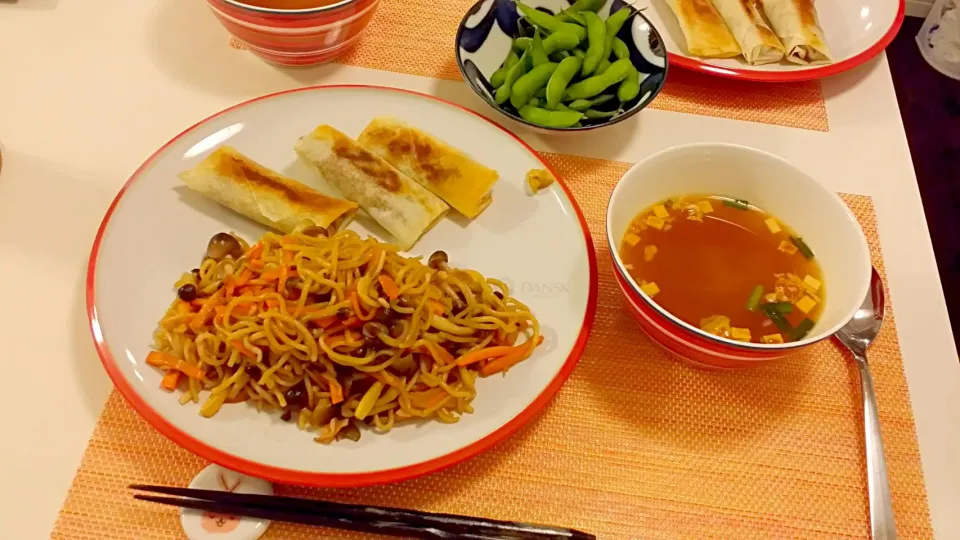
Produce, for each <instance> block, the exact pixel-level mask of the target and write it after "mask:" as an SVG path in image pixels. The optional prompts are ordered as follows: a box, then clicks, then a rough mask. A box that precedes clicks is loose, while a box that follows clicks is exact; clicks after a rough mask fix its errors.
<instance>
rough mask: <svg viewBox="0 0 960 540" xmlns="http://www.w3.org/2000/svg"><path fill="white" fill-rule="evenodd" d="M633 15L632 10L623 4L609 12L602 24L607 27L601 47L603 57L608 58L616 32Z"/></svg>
mask: <svg viewBox="0 0 960 540" xmlns="http://www.w3.org/2000/svg"><path fill="white" fill-rule="evenodd" d="M631 15H633V10H631V9H630V8H628V7H627V6H624V7H622V8H620V9H619V10H617V11H615V12H613V13H611V14H610V16H609V17H607V20H606V21H605V22H604V24H605V25H606V27H607V42H606V43H605V45H604V48H603V58H604V59H607V58H610V50H611V49H612V48H613V40H614V38H616V37H617V32H619V31H620V28H622V27H623V23H625V22H627V19H629V18H630V16H631Z"/></svg>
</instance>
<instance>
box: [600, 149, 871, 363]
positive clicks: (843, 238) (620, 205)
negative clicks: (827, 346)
mask: <svg viewBox="0 0 960 540" xmlns="http://www.w3.org/2000/svg"><path fill="white" fill-rule="evenodd" d="M692 194H706V195H721V196H729V197H733V198H737V199H745V200H748V201H750V204H752V205H756V206H757V207H759V208H762V209H764V210H766V211H768V212H770V213H771V214H772V215H774V216H776V217H777V218H778V219H779V220H781V221H783V222H784V223H786V224H788V225H790V226H791V227H792V228H793V229H794V230H795V231H797V233H798V234H800V235H801V236H802V237H803V238H804V240H805V241H806V243H807V244H808V245H810V246H811V248H812V249H813V250H814V252H815V253H816V256H817V259H818V261H819V263H820V268H821V270H822V271H823V281H824V287H825V290H826V296H825V297H824V301H825V305H824V309H823V312H822V314H821V315H820V318H819V320H818V321H817V323H816V324H815V325H814V327H813V329H812V330H811V331H810V333H809V334H807V337H805V338H804V339H802V340H800V341H795V342H792V343H777V344H761V343H744V342H740V341H734V340H731V339H726V338H723V337H718V336H715V335H712V334H709V333H707V332H704V331H703V330H700V329H699V328H698V327H696V326H694V325H692V324H688V323H687V322H684V321H682V320H680V319H679V318H677V317H676V316H674V315H673V314H671V313H670V312H668V311H666V310H665V309H663V308H662V307H661V306H660V305H658V304H657V303H656V302H654V301H653V300H652V299H651V298H650V297H649V296H647V294H646V293H644V292H643V291H642V290H641V289H640V285H639V284H638V283H637V282H636V281H635V280H634V278H633V277H631V275H630V273H629V272H628V271H627V269H626V268H625V267H624V263H623V260H622V259H621V257H620V244H621V242H622V240H623V236H624V234H625V233H626V232H627V229H628V227H629V226H630V222H631V221H632V220H633V218H634V217H636V215H637V214H639V213H640V212H642V211H644V210H645V209H646V208H648V207H650V206H651V205H653V204H655V203H657V202H659V201H662V200H664V199H667V198H670V197H677V196H682V195H692ZM607 242H608V243H609V245H610V254H611V258H612V259H613V267H614V271H615V274H616V278H617V282H618V284H619V285H620V289H621V290H622V291H623V294H624V296H625V297H626V306H627V309H628V311H629V312H630V315H632V316H633V318H634V319H635V320H636V321H637V323H638V324H639V325H640V328H641V329H643V331H644V332H646V333H647V334H648V335H649V336H650V337H651V338H652V339H653V340H654V341H655V342H656V343H658V344H659V345H661V346H662V347H664V348H665V349H667V350H668V351H670V352H672V353H674V354H676V355H677V356H679V357H681V358H683V359H685V360H688V361H690V362H692V363H694V364H696V365H699V366H702V367H712V368H742V367H748V366H754V365H758V364H760V363H764V362H768V361H771V360H775V359H778V358H781V357H783V356H786V355H788V354H791V353H794V352H796V351H799V350H800V349H803V348H805V347H809V346H810V345H812V344H814V343H816V342H818V341H821V340H823V339H826V338H828V337H830V336H831V335H833V334H834V333H835V332H836V331H837V330H839V329H840V327H842V326H843V325H844V324H846V323H847V322H848V321H849V320H850V319H851V318H852V317H853V315H854V313H855V312H856V310H857V308H858V307H859V306H860V304H861V303H862V301H863V298H864V296H865V295H866V293H867V289H868V287H869V285H870V273H871V264H870V251H869V249H868V247H867V242H866V239H865V238H864V236H863V231H862V230H861V229H860V225H859V224H858V223H857V220H856V218H854V216H853V214H851V213H850V209H849V208H847V205H846V204H844V202H843V201H842V200H841V199H840V197H838V196H837V194H836V193H833V192H832V191H830V190H828V189H826V188H825V187H823V186H822V185H820V183H818V182H817V181H816V180H814V179H813V178H811V177H810V176H808V175H807V174H806V173H804V172H803V171H801V170H800V169H798V168H797V167H795V166H793V165H791V164H790V163H788V162H786V161H784V160H783V159H780V158H778V157H776V156H774V155H772V154H768V153H766V152H762V151H760V150H755V149H753V148H747V147H744V146H737V145H731V144H715V143H705V144H692V145H686V146H677V147H673V148H669V149H667V150H664V151H662V152H659V153H657V154H654V155H652V156H650V157H648V158H646V159H644V160H643V161H641V162H639V163H637V164H636V165H634V166H633V167H631V168H630V170H629V171H627V172H626V173H625V174H624V175H623V177H622V178H621V179H620V181H619V182H618V183H617V186H616V187H615V188H614V190H613V193H612V194H611V196H610V201H609V203H608V204H607Z"/></svg>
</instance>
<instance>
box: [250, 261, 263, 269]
mask: <svg viewBox="0 0 960 540" xmlns="http://www.w3.org/2000/svg"><path fill="white" fill-rule="evenodd" d="M247 267H249V268H254V269H256V270H260V269H262V268H263V261H261V260H260V259H254V260H252V261H249V262H248V263H247Z"/></svg>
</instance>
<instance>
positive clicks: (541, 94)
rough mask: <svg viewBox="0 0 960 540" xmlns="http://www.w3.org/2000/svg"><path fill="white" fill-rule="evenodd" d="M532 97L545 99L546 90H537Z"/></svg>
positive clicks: (544, 88)
mask: <svg viewBox="0 0 960 540" xmlns="http://www.w3.org/2000/svg"><path fill="white" fill-rule="evenodd" d="M533 97H538V98H541V99H543V98H545V97H547V88H546V87H543V88H541V89H539V90H537V91H536V92H534V93H533Z"/></svg>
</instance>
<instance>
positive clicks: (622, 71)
mask: <svg viewBox="0 0 960 540" xmlns="http://www.w3.org/2000/svg"><path fill="white" fill-rule="evenodd" d="M632 67H633V64H631V63H630V60H626V59H624V60H617V61H616V62H614V63H613V64H611V65H610V67H609V68H608V69H607V70H606V71H604V72H603V73H601V74H600V75H594V76H593V77H589V78H586V79H583V80H582V81H580V82H578V83H577V84H574V85H571V86H570V87H568V88H567V91H566V92H564V94H563V98H564V100H567V101H569V100H573V99H580V98H589V97H593V96H595V95H597V94H599V93H600V92H603V91H604V90H606V89H607V88H609V87H610V86H613V85H615V84H617V83H618V82H620V81H622V80H623V79H625V78H626V77H627V75H628V74H629V73H630V68H632ZM501 88H502V87H501Z"/></svg>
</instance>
